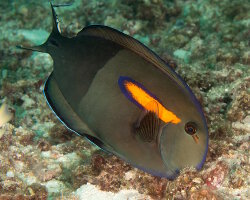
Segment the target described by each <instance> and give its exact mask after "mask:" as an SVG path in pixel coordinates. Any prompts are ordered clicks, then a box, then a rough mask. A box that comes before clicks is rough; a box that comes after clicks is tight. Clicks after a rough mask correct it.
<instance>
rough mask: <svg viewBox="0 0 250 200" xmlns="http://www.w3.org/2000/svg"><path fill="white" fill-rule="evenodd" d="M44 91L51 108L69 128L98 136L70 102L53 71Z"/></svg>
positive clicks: (76, 131)
mask: <svg viewBox="0 0 250 200" xmlns="http://www.w3.org/2000/svg"><path fill="white" fill-rule="evenodd" d="M43 92H44V96H45V98H46V100H47V103H48V104H49V106H50V108H51V110H52V111H53V112H54V113H55V115H56V116H57V117H58V119H59V120H60V121H61V122H62V123H63V124H64V125H65V126H66V127H67V128H68V129H70V130H71V131H73V132H75V133H77V134H79V135H82V136H86V134H88V135H91V136H92V137H97V136H96V135H95V134H94V133H93V132H92V131H91V130H90V129H89V127H88V126H87V124H85V123H84V122H83V120H82V119H80V117H79V116H78V115H77V113H76V112H75V111H74V110H73V109H72V107H71V106H70V105H69V104H68V102H67V101H66V99H65V98H64V96H63V94H62V93H61V91H60V89H59V87H58V85H57V82H56V80H55V78H54V75H53V72H52V73H51V75H50V76H49V78H48V79H47V81H46V83H45V86H44V90H43Z"/></svg>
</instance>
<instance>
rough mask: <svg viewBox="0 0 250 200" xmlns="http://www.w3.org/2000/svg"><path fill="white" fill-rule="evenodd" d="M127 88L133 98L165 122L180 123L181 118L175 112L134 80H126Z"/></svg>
mask: <svg viewBox="0 0 250 200" xmlns="http://www.w3.org/2000/svg"><path fill="white" fill-rule="evenodd" d="M125 88H126V89H127V90H128V91H129V92H130V93H131V95H132V96H133V98H134V99H135V100H136V101H137V102H138V103H139V104H140V105H142V106H143V107H144V108H145V109H146V110H148V111H153V112H155V113H156V114H157V115H158V116H159V118H160V119H161V120H162V121H164V122H165V123H168V122H171V123H174V124H178V123H179V122H180V121H181V120H180V118H178V117H177V116H176V115H175V114H174V113H173V112H171V111H169V110H167V109H166V108H165V107H164V106H163V105H162V104H161V103H160V102H159V101H158V100H156V99H155V98H153V97H152V96H150V95H149V94H148V93H147V92H146V91H144V90H143V89H142V88H140V87H138V86H137V85H136V84H134V83H132V82H125Z"/></svg>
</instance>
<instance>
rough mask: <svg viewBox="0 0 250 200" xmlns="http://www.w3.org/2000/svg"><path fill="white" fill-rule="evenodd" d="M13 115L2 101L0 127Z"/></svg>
mask: <svg viewBox="0 0 250 200" xmlns="http://www.w3.org/2000/svg"><path fill="white" fill-rule="evenodd" d="M12 117H13V114H12V113H11V112H10V111H9V110H8V106H7V104H6V103H3V104H2V105H1V107H0V128H1V127H2V126H3V125H4V124H6V123H7V122H9V121H10V120H11V119H12Z"/></svg>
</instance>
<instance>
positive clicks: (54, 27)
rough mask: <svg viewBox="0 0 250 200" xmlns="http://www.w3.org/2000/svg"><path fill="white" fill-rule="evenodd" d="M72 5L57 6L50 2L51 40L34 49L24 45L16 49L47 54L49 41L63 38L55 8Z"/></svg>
mask: <svg viewBox="0 0 250 200" xmlns="http://www.w3.org/2000/svg"><path fill="white" fill-rule="evenodd" d="M70 5H71V4H57V5H53V4H52V3H51V2H50V6H51V12H52V31H51V33H50V36H49V38H48V39H47V40H46V42H44V43H43V44H41V45H38V46H33V47H26V46H22V45H17V46H16V47H17V48H19V49H25V50H31V51H39V52H44V53H47V52H48V51H47V45H48V41H49V40H50V39H51V38H55V37H57V36H59V37H60V36H61V30H60V26H59V20H58V18H57V15H56V12H55V9H54V8H55V7H62V6H70Z"/></svg>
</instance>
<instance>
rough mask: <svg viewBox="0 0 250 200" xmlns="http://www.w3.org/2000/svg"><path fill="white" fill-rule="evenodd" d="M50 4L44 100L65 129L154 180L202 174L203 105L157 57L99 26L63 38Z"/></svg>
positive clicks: (204, 145)
mask: <svg viewBox="0 0 250 200" xmlns="http://www.w3.org/2000/svg"><path fill="white" fill-rule="evenodd" d="M54 7H55V6H53V5H52V4H51V10H52V24H53V26H52V31H51V33H50V35H49V37H48V39H47V40H46V41H45V42H44V43H43V44H41V45H38V46H33V47H25V46H18V47H19V48H21V49H26V50H32V51H38V52H42V53H47V54H49V55H50V56H51V57H52V59H53V71H52V73H51V74H50V76H49V77H48V78H47V80H46V82H45V85H44V89H43V92H44V96H45V98H46V100H47V103H48V105H49V107H50V108H51V109H52V111H53V112H54V113H55V115H56V116H57V117H58V119H59V120H60V121H61V122H62V123H63V124H64V125H65V126H66V127H67V128H68V129H69V130H71V131H73V132H75V133H76V134H78V135H79V136H84V137H85V138H87V139H88V140H89V141H90V142H91V143H93V144H95V145H96V146H98V147H99V148H101V149H103V150H104V151H107V152H109V153H112V154H114V155H116V156H118V157H120V158H121V159H123V160H124V161H126V162H128V163H130V164H131V165H133V166H134V167H136V168H139V169H141V170H143V171H145V172H147V173H150V174H152V175H154V176H159V177H164V178H167V179H170V180H171V179H174V178H176V177H177V176H178V175H179V173H180V171H181V170H182V169H184V168H186V167H194V168H196V169H197V170H200V169H201V168H202V166H203V164H204V162H205V160H206V155H207V151H208V140H209V139H208V129H207V124H206V119H205V117H204V113H203V111H202V108H201V105H200V103H199V101H198V100H197V98H196V97H195V95H194V94H193V92H192V91H191V89H190V88H189V86H188V85H187V83H185V82H184V81H183V79H182V78H181V77H180V76H179V75H178V74H177V73H176V72H175V71H174V70H173V69H172V68H171V67H170V66H169V64H168V63H166V62H165V61H163V60H162V59H161V58H160V57H159V56H158V55H157V54H156V53H154V52H153V51H152V50H150V49H149V48H148V47H146V46H145V45H144V44H142V43H141V42H140V41H138V40H136V39H134V38H133V37H131V36H129V35H126V34H124V33H122V32H120V31H118V30H116V29H114V28H111V27H108V26H104V25H89V26H86V27H84V28H83V29H82V30H81V31H79V32H78V33H77V35H75V36H74V37H71V38H69V37H66V36H63V35H62V34H61V31H60V26H59V21H58V18H57V15H56V12H55V9H54Z"/></svg>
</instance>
